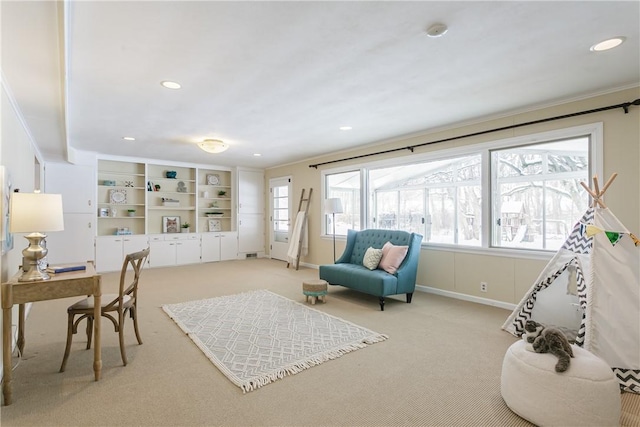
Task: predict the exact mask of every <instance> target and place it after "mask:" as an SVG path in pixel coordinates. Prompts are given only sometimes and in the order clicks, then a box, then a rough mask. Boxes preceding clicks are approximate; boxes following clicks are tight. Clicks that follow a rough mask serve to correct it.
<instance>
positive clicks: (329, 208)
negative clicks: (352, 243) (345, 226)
mask: <svg viewBox="0 0 640 427" xmlns="http://www.w3.org/2000/svg"><path fill="white" fill-rule="evenodd" d="M342 212H344V211H343V210H342V200H340V199H338V198H337V197H336V198H331V199H326V200H325V201H324V213H326V214H327V215H332V218H331V223H332V224H333V262H334V263H335V262H336V214H337V213H342Z"/></svg>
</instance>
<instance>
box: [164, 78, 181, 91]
mask: <svg viewBox="0 0 640 427" xmlns="http://www.w3.org/2000/svg"><path fill="white" fill-rule="evenodd" d="M160 84H161V85H162V86H164V87H166V88H167V89H180V88H181V87H182V86H180V83H176V82H172V81H169V80H164V81H161V82H160Z"/></svg>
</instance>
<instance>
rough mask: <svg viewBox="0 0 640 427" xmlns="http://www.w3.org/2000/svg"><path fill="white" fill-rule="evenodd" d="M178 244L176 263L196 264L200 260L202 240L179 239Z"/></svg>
mask: <svg viewBox="0 0 640 427" xmlns="http://www.w3.org/2000/svg"><path fill="white" fill-rule="evenodd" d="M176 245H177V246H176V264H178V265H181V264H196V263H199V262H200V240H195V239H183V240H178V241H176Z"/></svg>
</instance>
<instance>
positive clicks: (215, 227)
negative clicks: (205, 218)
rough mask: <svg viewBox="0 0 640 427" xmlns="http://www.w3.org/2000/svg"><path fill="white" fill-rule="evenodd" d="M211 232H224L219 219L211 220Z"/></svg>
mask: <svg viewBox="0 0 640 427" xmlns="http://www.w3.org/2000/svg"><path fill="white" fill-rule="evenodd" d="M209 231H222V224H220V220H219V219H210V220H209Z"/></svg>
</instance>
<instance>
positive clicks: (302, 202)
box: [287, 188, 313, 270]
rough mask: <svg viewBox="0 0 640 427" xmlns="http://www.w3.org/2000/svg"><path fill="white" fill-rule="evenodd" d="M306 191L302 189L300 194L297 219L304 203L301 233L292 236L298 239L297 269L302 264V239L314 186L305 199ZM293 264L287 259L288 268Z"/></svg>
mask: <svg viewBox="0 0 640 427" xmlns="http://www.w3.org/2000/svg"><path fill="white" fill-rule="evenodd" d="M304 193H305V189H304V188H303V189H302V194H301V195H300V203H298V211H297V212H296V220H297V219H298V214H299V213H300V212H302V208H303V205H304V217H303V220H302V227H301V228H300V235H298V236H291V238H292V239H296V238H297V239H298V253H297V255H296V259H295V264H296V270H297V269H298V267H299V266H300V253H301V252H302V240H303V237H304V229H305V227H306V226H307V215H308V214H309V205H310V204H311V194H312V193H313V188H310V189H309V195H308V196H307V198H306V199H305V197H304ZM294 225H295V221H294ZM290 264H291V262H290V261H287V268H289V265H290Z"/></svg>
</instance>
